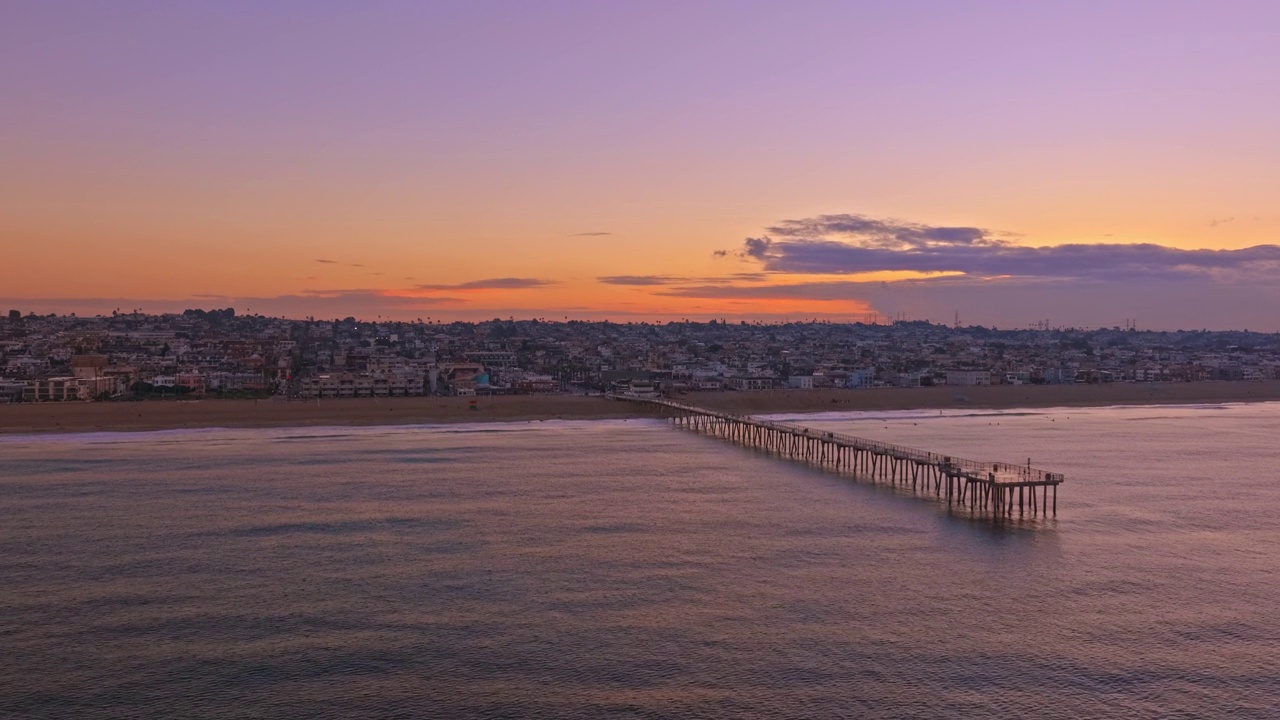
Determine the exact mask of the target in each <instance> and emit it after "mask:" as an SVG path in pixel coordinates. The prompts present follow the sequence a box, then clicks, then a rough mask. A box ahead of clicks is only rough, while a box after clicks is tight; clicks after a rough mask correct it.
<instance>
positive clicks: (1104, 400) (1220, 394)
mask: <svg viewBox="0 0 1280 720" xmlns="http://www.w3.org/2000/svg"><path fill="white" fill-rule="evenodd" d="M676 399H678V400H679V401H681V402H685V403H689V404H691V405H698V406H701V407H705V408H708V409H712V410H720V411H723V412H731V413H737V414H742V415H764V414H774V413H819V412H859V411H876V410H925V409H929V410H934V409H936V410H947V409H952V410H955V409H964V408H973V409H988V410H990V409H1014V408H1052V407H1107V406H1112V405H1187V404H1204V403H1238V402H1266V401H1276V400H1280V381H1266V382H1202V383H1166V384H1159V383H1156V384H1146V383H1141V384H1138V383H1114V384H1106V385H1018V386H1012V385H993V386H984V387H945V386H944V387H927V388H867V389H854V390H770V391H760V392H716V393H689V394H687V395H681V396H678V397H677V398H676ZM471 400H475V401H476V406H475V407H476V409H474V410H472V409H470V401H471ZM645 417H655V415H654V414H652V413H650V412H645V411H644V410H643V409H642V408H640V407H636V406H630V407H629V406H627V405H623V404H622V403H621V402H619V401H614V400H608V399H606V398H603V397H599V396H591V397H586V396H581V395H516V396H495V397H481V398H465V397H408V398H404V397H401V398H325V399H322V400H318V401H317V400H286V399H284V398H270V399H266V400H143V401H138V402H128V401H123V402H99V403H77V402H68V403H30V404H28V403H21V404H14V405H0V434H6V435H21V434H46V433H76V432H129V431H148V430H177V429H184V428H270V427H317V426H331V427H342V426H376V425H421V424H449V423H460V422H472V423H473V422H528V421H537V420H620V419H630V418H645Z"/></svg>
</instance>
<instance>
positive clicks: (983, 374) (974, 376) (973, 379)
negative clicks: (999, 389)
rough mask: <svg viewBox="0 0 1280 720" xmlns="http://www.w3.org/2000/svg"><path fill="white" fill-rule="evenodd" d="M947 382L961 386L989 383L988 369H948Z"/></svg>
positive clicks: (989, 374) (989, 372)
mask: <svg viewBox="0 0 1280 720" xmlns="http://www.w3.org/2000/svg"><path fill="white" fill-rule="evenodd" d="M947 384H948V385H959V386H962V387H973V386H975V385H990V384H991V371H990V370H948V371H947Z"/></svg>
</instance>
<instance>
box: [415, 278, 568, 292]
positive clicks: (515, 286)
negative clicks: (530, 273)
mask: <svg viewBox="0 0 1280 720" xmlns="http://www.w3.org/2000/svg"><path fill="white" fill-rule="evenodd" d="M557 284H558V283H557V282H556V281H554V280H540V279H538V278H512V277H508V278H488V279H485V280H472V281H471V282H464V283H458V284H457V285H416V286H415V288H416V289H418V290H527V289H532V288H540V287H546V286H548V285H557Z"/></svg>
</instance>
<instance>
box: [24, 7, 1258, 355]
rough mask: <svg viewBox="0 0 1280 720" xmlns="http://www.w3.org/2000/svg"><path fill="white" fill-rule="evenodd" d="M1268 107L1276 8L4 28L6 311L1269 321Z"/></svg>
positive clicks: (34, 16) (147, 15) (335, 15)
mask: <svg viewBox="0 0 1280 720" xmlns="http://www.w3.org/2000/svg"><path fill="white" fill-rule="evenodd" d="M1278 88H1280V3H1275V2H1263V1H1258V2H1231V1H1230V0H1226V1H1220V2H1212V3H1210V2H1177V1H1172V0H1170V1H1163V2H1123V1H1116V0H1111V1H1109V2H1080V1H1074V2H1012V1H1009V2H960V1H956V2H922V1H920V2H916V1H911V0H904V1H901V2H889V1H883V2H852V1H845V2H809V3H798V2H786V3H784V2H777V3H764V2H696V1H693V2H687V1H686V2H670V3H668V2H631V3H623V2H601V1H595V2H552V1H548V2H480V1H476V0H466V1H460V2H349V3H338V2H320V1H317V0H310V1H307V2H270V3H261V2H229V1H226V0H222V1H218V2H183V3H174V2H168V1H163V2H149V3H148V2H124V1H117V2H56V1H53V2H13V3H8V4H6V7H5V11H4V16H3V21H2V22H0V167H2V168H3V172H2V173H0V250H2V252H0V303H3V304H6V305H7V307H14V308H17V309H20V310H22V311H23V312H27V311H36V312H41V313H44V312H77V313H88V314H95V313H109V312H110V311H111V310H113V309H116V308H119V309H121V310H130V309H134V308H142V309H143V310H144V311H147V312H161V311H171V310H181V309H183V308H186V307H205V308H212V307H224V306H228V305H230V306H234V307H235V308H236V309H237V310H238V311H241V312H260V313H263V314H269V315H287V316H290V317H302V316H309V315H310V316H316V317H323V318H332V317H345V316H347V315H354V316H357V317H361V318H366V319H373V318H375V317H377V316H381V317H383V318H397V319H414V318H424V319H426V318H428V317H430V318H433V319H441V320H452V319H472V320H474V319H488V318H492V317H503V318H505V317H508V316H515V317H517V318H521V317H524V318H527V317H543V318H547V319H563V318H564V317H570V318H576V319H603V318H608V319H612V320H617V321H626V320H660V321H661V320H670V319H679V318H686V317H687V318H696V319H706V318H712V317H716V318H727V319H730V320H738V319H748V320H764V321H773V320H782V319H792V320H796V319H809V318H826V319H833V320H864V319H868V318H870V317H873V316H879V317H880V318H881V320H883V319H885V318H890V317H906V318H910V319H928V320H934V321H938V322H947V323H950V322H951V321H952V320H953V319H954V317H955V315H956V314H957V313H958V314H959V316H960V319H961V321H962V322H964V323H972V324H984V325H995V326H999V327H1020V326H1028V325H1030V324H1032V323H1035V322H1039V321H1045V320H1047V321H1049V322H1050V323H1052V324H1054V325H1080V326H1098V325H1104V326H1112V325H1122V324H1124V322H1125V320H1126V319H1127V318H1136V319H1137V321H1138V326H1139V327H1147V328H1158V329H1175V328H1195V329H1199V328H1202V327H1204V328H1210V329H1225V328H1249V329H1252V330H1265V331H1276V330H1280V312H1278V310H1280V246H1277V245H1276V244H1274V243H1277V242H1278V241H1280V202H1278V199H1280V122H1278V120H1280V91H1278V90H1277V89H1278ZM7 307H4V308H0V311H3V310H4V309H7Z"/></svg>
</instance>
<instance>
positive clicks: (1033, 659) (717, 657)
mask: <svg viewBox="0 0 1280 720" xmlns="http://www.w3.org/2000/svg"><path fill="white" fill-rule="evenodd" d="M805 422H806V423H808V424H810V425H813V426H818V427H823V428H827V429H832V430H836V429H838V430H841V431H844V432H850V433H854V434H860V435H863V436H867V437H872V438H875V439H882V440H888V441H893V442H897V443H900V444H905V445H911V446H916V447H920V448H925V449H929V450H935V451H946V452H951V453H954V454H956V455H961V456H964V457H971V458H974V459H993V460H1007V461H1014V462H1024V461H1025V460H1026V458H1028V457H1030V458H1031V460H1032V462H1033V464H1035V465H1036V466H1038V467H1044V468H1047V469H1050V470H1055V471H1061V472H1064V473H1066V474H1067V480H1068V481H1067V483H1066V484H1065V485H1063V486H1062V489H1061V491H1060V494H1059V506H1058V507H1059V512H1058V516H1057V518H1056V519H1050V520H1038V521H1034V522H1032V521H1027V522H1023V523H1012V524H1006V525H1003V526H999V527H997V526H994V525H993V524H991V523H990V522H987V521H973V520H970V519H968V518H967V516H966V515H965V514H963V513H961V514H956V515H951V514H948V512H947V511H946V509H945V507H940V506H939V505H938V504H937V503H936V502H934V501H930V500H925V499H922V498H917V497H912V496H910V495H909V494H903V493H900V492H894V491H892V490H889V489H886V488H885V487H884V486H883V485H882V486H879V487H873V486H872V485H870V484H869V483H866V482H859V481H855V480H852V479H850V478H848V477H841V476H836V475H834V474H831V473H829V472H824V471H820V470H817V469H813V468H806V467H802V466H799V465H796V464H792V463H789V462H787V461H783V460H780V459H777V458H772V457H769V456H766V455H763V454H760V453H755V452H752V451H749V450H745V449H742V448H738V447H733V446H731V445H729V444H727V443H725V442H723V441H720V440H716V439H711V438H706V437H702V436H698V435H694V434H691V433H688V432H686V431H682V430H678V429H674V428H671V427H669V426H667V425H665V424H663V423H662V422H660V421H635V420H633V421H593V422H542V423H522V424H503V425H484V426H480V425H474V426H464V427H440V426H435V427H414V428H410V427H400V428H365V429H345V428H343V429H337V428H310V429H290V430H253V431H250V430H209V431H175V432H156V433H137V434H87V435H78V436H60V437H54V436H42V437H2V438H0V581H2V583H3V584H2V586H0V716H4V717H113V718H155V717H182V718H250V717H278V718H288V717H297V718H304V717H305V718H310V717H351V718H374V717H379V718H380V717H437V718H451V717H480V718H506V717H518V718H519V717H528V718H594V717H624V718H626V717H634V718H662V717H672V718H718V717H754V718H790V717H796V718H836V717H852V718H862V717H866V718H879V717H927V718H934V717H938V718H941V717H964V718H970V717H1010V718H1014V717H1018V718H1020V717H1040V718H1080V717H1133V718H1143V717H1151V718H1156V717H1160V718H1177V717H1187V718H1200V717H1231V718H1273V717H1280V614H1278V612H1277V611H1278V610H1280V551H1278V550H1280V522H1277V510H1278V509H1280V482H1278V478H1277V472H1276V469H1277V464H1278V462H1277V461H1280V457H1278V453H1277V450H1276V448H1277V444H1276V439H1277V438H1280V404H1259V405H1234V406H1199V407H1147V408H1108V409H1092V410H1083V409H1070V410H1049V411H1032V412H1003V413H997V412H974V413H971V414H961V413H949V414H946V415H942V416H939V415H938V414H937V412H936V411H935V412H934V413H933V414H930V413H928V412H922V413H920V412H917V413H912V412H900V413H880V414H844V415H825V416H816V417H809V418H806V419H805Z"/></svg>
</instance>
